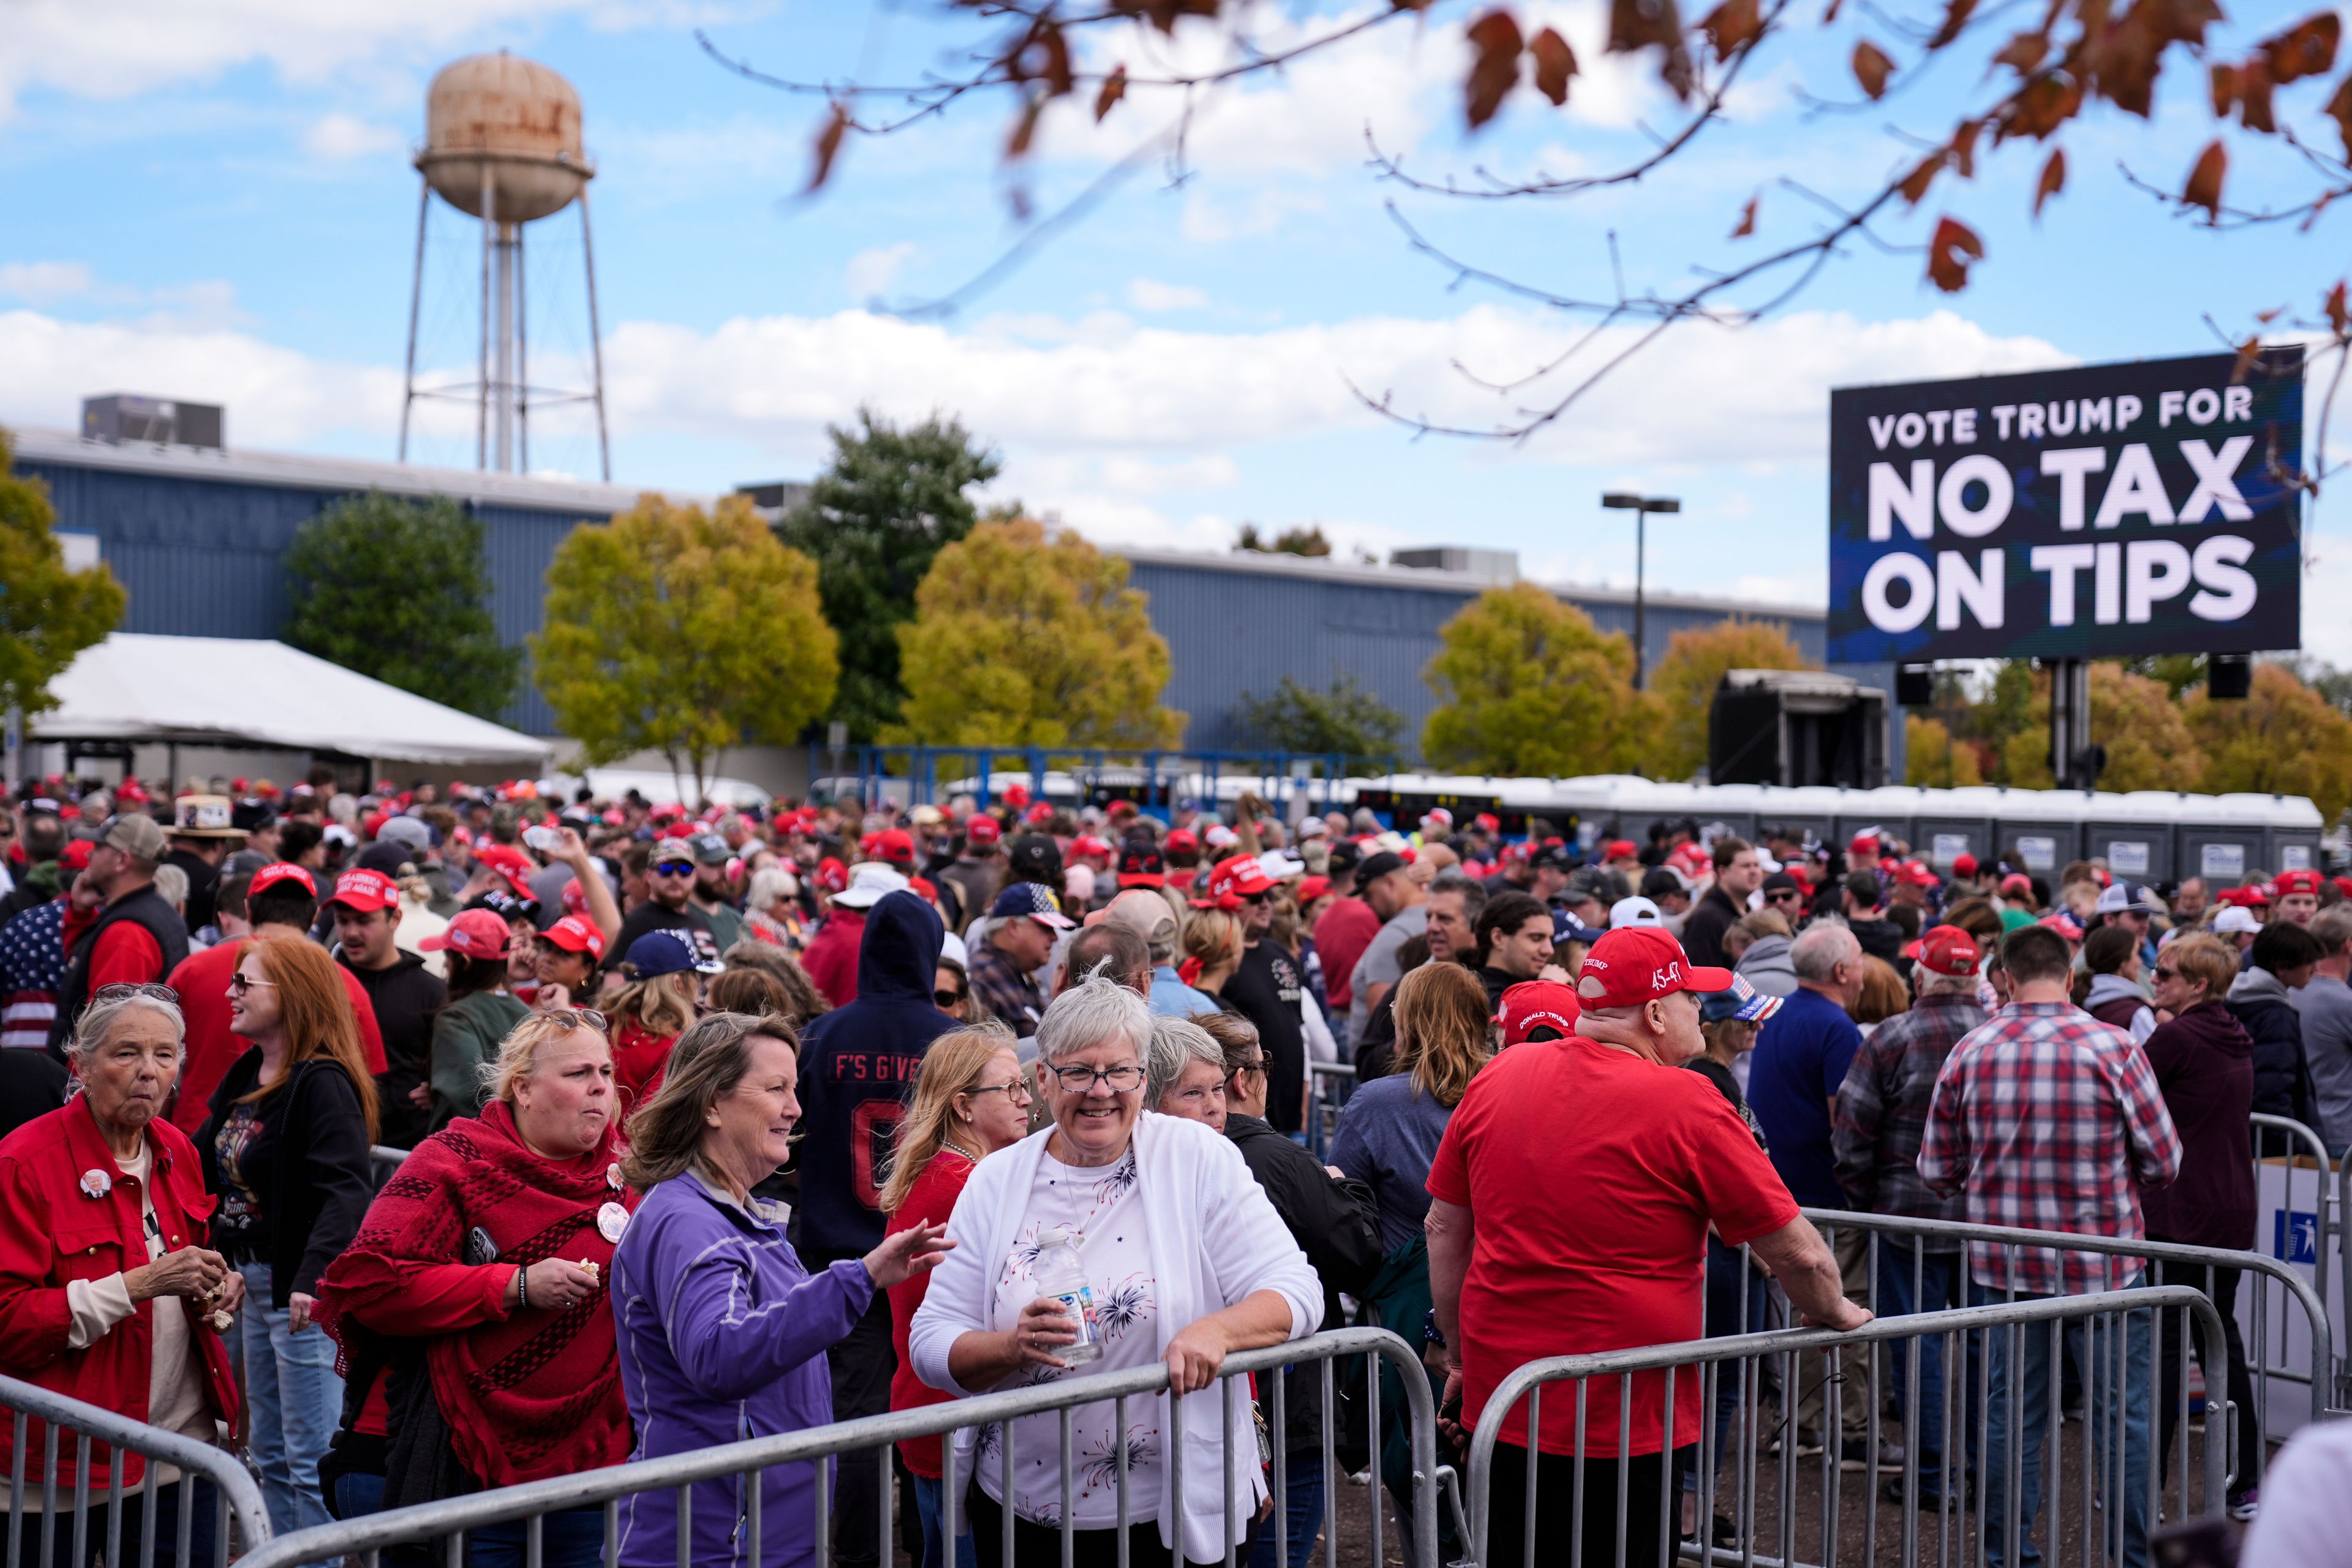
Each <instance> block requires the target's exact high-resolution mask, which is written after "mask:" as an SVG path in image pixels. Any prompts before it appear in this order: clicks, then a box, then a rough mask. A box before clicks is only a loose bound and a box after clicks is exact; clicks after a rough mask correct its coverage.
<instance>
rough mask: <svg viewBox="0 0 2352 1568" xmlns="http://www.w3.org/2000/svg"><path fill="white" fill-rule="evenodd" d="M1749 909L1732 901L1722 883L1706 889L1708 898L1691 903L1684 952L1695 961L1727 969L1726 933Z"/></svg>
mask: <svg viewBox="0 0 2352 1568" xmlns="http://www.w3.org/2000/svg"><path fill="white" fill-rule="evenodd" d="M1747 912H1748V911H1747V910H1744V909H1741V908H1740V907H1739V906H1738V905H1737V904H1735V903H1733V902H1732V901H1731V895H1730V894H1729V893H1727V892H1725V891H1724V890H1723V889H1722V888H1721V887H1720V886H1719V885H1718V886H1716V887H1711V888H1709V889H1707V890H1706V897H1705V898H1703V899H1701V900H1699V901H1698V902H1697V903H1696V904H1694V905H1692V906H1691V912H1690V913H1689V914H1687V915H1685V917H1683V952H1685V953H1687V954H1689V956H1690V961H1691V962H1692V963H1700V964H1706V965H1708V966H1710V967H1713V968H1717V969H1721V968H1726V967H1728V965H1727V963H1726V962H1725V960H1724V956H1723V933H1724V932H1725V931H1729V930H1730V929H1731V928H1732V926H1733V925H1734V924H1736V923H1737V922H1738V920H1739V917H1740V916H1742V915H1744V914H1746V913H1747Z"/></svg>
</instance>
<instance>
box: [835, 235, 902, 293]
mask: <svg viewBox="0 0 2352 1568" xmlns="http://www.w3.org/2000/svg"><path fill="white" fill-rule="evenodd" d="M914 258H915V246H914V242H913V241H911V240H901V241H900V242H899V243H898V244H897V245H884V246H877V247H875V248H873V249H872V250H861V251H859V252H858V253H857V254H856V255H855V256H853V257H851V258H849V265H848V266H847V267H845V268H842V272H841V279H842V282H843V284H844V285H845V287H846V288H847V289H849V297H850V298H851V299H853V300H861V301H863V300H876V299H878V298H880V297H881V296H882V295H883V294H885V293H887V292H888V291H889V289H890V286H891V285H892V284H893V283H896V282H897V281H898V273H899V271H900V270H901V269H902V268H905V267H906V265H907V263H908V262H909V261H911V260H913V259H914Z"/></svg>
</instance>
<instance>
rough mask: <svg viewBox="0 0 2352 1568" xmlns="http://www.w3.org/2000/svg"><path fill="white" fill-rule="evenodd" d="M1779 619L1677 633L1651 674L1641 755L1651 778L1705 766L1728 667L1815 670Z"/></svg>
mask: <svg viewBox="0 0 2352 1568" xmlns="http://www.w3.org/2000/svg"><path fill="white" fill-rule="evenodd" d="M1811 668H1814V665H1813V663H1812V661H1811V659H1809V658H1806V657H1805V656H1804V653H1803V651H1802V650H1801V649H1800V648H1799V647H1797V645H1796V644H1795V643H1794V642H1793V641H1791V640H1790V637H1789V628H1788V627H1787V626H1782V625H1781V624H1780V622H1778V621H1747V620H1739V619H1737V618H1734V619H1732V620H1727V621H1720V622H1717V624H1716V625H1714V626H1701V627H1698V628H1696V629H1695V630H1692V631H1686V632H1676V633H1675V635H1674V637H1673V639H1672V640H1671V641H1669V642H1668V643H1667V644H1666V653H1665V657H1664V658H1661V659H1659V660H1658V663H1657V667H1656V668H1654V669H1652V670H1651V671H1650V697H1651V699H1652V701H1651V702H1650V703H1649V704H1647V705H1646V706H1647V707H1648V709H1649V712H1648V713H1647V715H1646V716H1645V728H1646V731H1647V732H1646V734H1645V735H1644V736H1643V746H1642V756H1643V762H1644V763H1646V765H1647V771H1648V773H1649V774H1650V776H1651V777H1652V778H1660V779H1686V778H1689V777H1690V776H1691V775H1692V774H1693V773H1697V772H1698V771H1699V770H1700V769H1701V768H1703V767H1705V766H1706V725H1707V715H1708V714H1709V713H1710V712H1711V711H1712V710H1714V707H1715V689H1716V688H1717V686H1719V685H1720V684H1722V681H1723V673H1724V671H1726V670H1727V669H1811Z"/></svg>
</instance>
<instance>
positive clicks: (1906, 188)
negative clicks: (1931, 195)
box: [1895, 153, 1944, 207]
mask: <svg viewBox="0 0 2352 1568" xmlns="http://www.w3.org/2000/svg"><path fill="white" fill-rule="evenodd" d="M1943 167H1944V154H1943V153H1928V154H1927V156H1926V157H1925V158H1922V159H1921V160H1920V161H1919V166H1918V167H1917V168H1916V169H1914V170H1912V171H1911V172H1910V173H1909V174H1906V175H1904V176H1903V183H1902V184H1899V185H1897V186H1895V189H1896V190H1898V191H1901V192H1902V193H1903V199H1904V200H1905V201H1906V202H1908V203H1909V204H1910V205H1913V206H1915V207H1916V206H1917V205H1919V203H1920V201H1921V199H1922V198H1924V197H1925V196H1926V195H1927V187H1928V186H1930V185H1932V184H1935V183H1936V175H1937V173H1938V172H1939V171H1941V170H1942V168H1943Z"/></svg>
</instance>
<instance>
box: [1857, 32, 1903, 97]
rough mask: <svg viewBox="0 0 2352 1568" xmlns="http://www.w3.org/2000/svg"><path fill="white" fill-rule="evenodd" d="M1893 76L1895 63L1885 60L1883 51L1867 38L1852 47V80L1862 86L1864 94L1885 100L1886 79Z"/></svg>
mask: <svg viewBox="0 0 2352 1568" xmlns="http://www.w3.org/2000/svg"><path fill="white" fill-rule="evenodd" d="M1894 74H1895V62H1894V61H1893V60H1891V59H1889V58H1886V51H1885V49H1882V48H1880V47H1878V46H1877V45H1876V44H1874V43H1872V42H1871V41H1870V40H1869V39H1868V38H1864V40H1863V41H1862V42H1860V43H1858V44H1856V45H1854V47H1853V79H1854V80H1856V81H1858V82H1860V83H1861V84H1862V90H1863V91H1864V92H1865V93H1868V94H1869V95H1870V96H1871V97H1872V98H1873V99H1881V98H1885V96H1886V79H1887V78H1888V77H1890V76H1892V75H1894Z"/></svg>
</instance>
